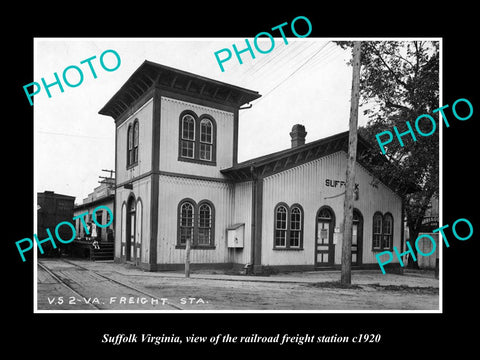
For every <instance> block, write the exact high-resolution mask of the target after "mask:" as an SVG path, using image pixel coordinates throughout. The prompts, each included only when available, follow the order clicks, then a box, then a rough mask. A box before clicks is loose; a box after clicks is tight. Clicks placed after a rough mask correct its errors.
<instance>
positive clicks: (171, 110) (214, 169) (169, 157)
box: [159, 97, 234, 178]
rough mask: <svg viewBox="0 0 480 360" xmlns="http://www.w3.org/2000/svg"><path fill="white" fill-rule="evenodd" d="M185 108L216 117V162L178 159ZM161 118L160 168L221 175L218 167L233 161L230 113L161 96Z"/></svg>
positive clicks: (231, 119) (177, 171)
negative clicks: (210, 163)
mask: <svg viewBox="0 0 480 360" xmlns="http://www.w3.org/2000/svg"><path fill="white" fill-rule="evenodd" d="M184 110H191V111H193V112H195V113H196V114H197V116H201V115H203V114H207V115H210V116H211V117H213V118H214V119H215V122H216V125H217V136H216V138H217V146H216V166H210V165H204V164H196V163H191V162H185V161H179V160H178V148H179V143H178V142H179V121H180V120H179V117H180V113H181V112H182V111H184ZM160 119H161V124H160V160H159V161H160V164H159V169H160V170H161V171H167V172H173V173H182V174H189V175H198V176H207V177H217V178H224V176H223V175H222V174H221V173H220V169H223V168H227V167H231V166H232V165H233V161H232V158H233V142H234V139H233V127H234V114H233V113H231V112H227V111H222V110H217V109H214V108H210V107H206V106H200V105H197V104H193V103H189V102H185V101H180V100H176V99H171V98H167V97H161V114H160Z"/></svg>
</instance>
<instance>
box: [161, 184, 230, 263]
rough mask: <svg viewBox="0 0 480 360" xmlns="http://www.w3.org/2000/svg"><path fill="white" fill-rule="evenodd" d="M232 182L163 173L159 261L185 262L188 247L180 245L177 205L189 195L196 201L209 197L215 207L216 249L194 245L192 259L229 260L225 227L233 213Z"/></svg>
mask: <svg viewBox="0 0 480 360" xmlns="http://www.w3.org/2000/svg"><path fill="white" fill-rule="evenodd" d="M232 195H233V186H232V185H231V184H228V183H222V182H217V181H205V180H196V179H187V178H181V177H172V176H164V175H160V177H159V199H158V200H159V225H158V242H157V263H158V264H183V263H184V262H185V250H184V249H177V248H176V245H177V209H178V204H179V203H180V201H181V200H183V199H185V198H189V199H192V200H194V201H195V202H196V203H197V204H198V203H199V202H200V201H201V200H209V201H210V202H212V203H213V206H214V207H215V241H214V245H215V248H214V249H199V248H197V249H192V250H191V254H190V261H191V262H192V263H202V264H204V263H227V262H229V258H228V251H227V234H226V229H227V227H228V226H229V225H231V224H232V223H231V219H232V214H233V202H232Z"/></svg>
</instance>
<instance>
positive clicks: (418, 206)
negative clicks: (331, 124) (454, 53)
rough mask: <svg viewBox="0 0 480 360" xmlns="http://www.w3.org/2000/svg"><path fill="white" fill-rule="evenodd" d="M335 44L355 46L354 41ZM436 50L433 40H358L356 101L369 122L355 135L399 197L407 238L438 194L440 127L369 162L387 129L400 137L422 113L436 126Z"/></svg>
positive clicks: (425, 127)
mask: <svg viewBox="0 0 480 360" xmlns="http://www.w3.org/2000/svg"><path fill="white" fill-rule="evenodd" d="M337 44H338V45H339V46H341V47H342V48H347V47H352V46H353V42H337ZM438 49H439V44H438V42H436V41H365V42H362V73H361V76H360V96H361V97H360V99H361V108H362V109H363V110H364V114H365V115H367V116H368V117H369V121H368V123H367V125H366V126H365V127H361V128H360V129H359V134H360V136H362V138H364V139H365V140H367V141H368V142H370V143H371V145H372V150H371V151H370V152H368V153H366V155H365V156H366V157H369V159H367V160H370V161H369V163H374V164H376V165H374V171H375V172H376V174H377V175H378V176H379V178H381V179H384V181H386V182H387V185H390V186H392V187H395V189H396V190H397V191H399V192H400V193H401V194H402V195H403V201H404V208H405V213H406V214H405V215H406V221H407V226H408V228H409V232H410V239H416V238H417V236H418V233H419V231H420V228H421V225H422V220H423V218H424V215H425V211H426V210H427V209H428V206H429V204H430V200H431V198H432V196H434V195H438V185H439V182H438V179H439V146H438V144H439V135H438V133H439V132H438V126H437V130H436V131H435V132H434V133H433V134H432V135H430V136H428V137H420V136H418V137H417V141H413V139H411V137H410V136H409V135H405V136H404V137H403V138H402V140H403V142H404V146H401V145H400V143H399V142H398V141H392V142H391V143H389V144H388V145H386V153H385V156H386V158H387V159H388V160H389V161H372V160H373V159H374V158H377V160H378V157H379V147H378V143H377V141H376V138H375V135H376V134H378V133H380V132H382V131H386V130H388V131H392V133H393V127H394V126H396V127H397V129H398V131H399V132H400V133H402V132H404V131H406V130H408V128H407V126H406V123H405V122H406V121H409V122H410V124H412V126H413V124H414V123H415V120H416V119H417V117H418V116H420V115H422V114H429V115H431V116H433V117H434V119H435V120H436V123H437V124H439V121H438V120H439V119H438V113H435V114H433V113H432V111H433V110H435V109H437V108H438V107H439V106H440V105H439V51H438ZM419 128H420V130H421V131H422V132H423V133H429V132H430V131H431V130H432V124H431V123H430V122H429V121H420V122H419ZM394 140H396V139H394ZM412 189H414V190H415V191H412ZM409 190H410V191H409Z"/></svg>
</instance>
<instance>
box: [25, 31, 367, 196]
mask: <svg viewBox="0 0 480 360" xmlns="http://www.w3.org/2000/svg"><path fill="white" fill-rule="evenodd" d="M249 40H250V42H251V43H253V39H249ZM259 40H260V41H259V43H258V44H259V47H260V48H261V49H268V48H269V47H270V46H271V43H270V40H269V39H268V38H265V39H262V38H259ZM287 40H288V44H285V43H284V41H283V39H282V38H281V37H280V38H275V45H274V48H273V50H272V51H271V52H269V53H267V54H262V53H260V52H258V51H256V49H255V48H254V47H253V45H252V47H253V51H254V54H255V58H252V57H251V55H250V54H249V52H245V53H242V54H241V58H242V61H243V64H240V63H239V62H238V60H237V59H236V57H235V55H233V56H232V58H231V59H230V60H229V61H227V62H225V63H223V66H224V68H225V71H224V72H222V71H221V70H220V67H219V65H218V63H217V61H216V59H215V55H214V53H215V52H216V51H219V50H221V49H224V48H228V49H230V50H231V51H232V53H233V50H232V44H235V45H236V46H237V48H238V49H239V50H241V49H243V48H245V38H188V39H187V38H158V39H153V38H147V39H141V38H127V39H119V38H112V39H108V38H85V39H82V38H37V39H35V41H34V79H32V82H33V81H35V82H38V83H41V79H42V78H44V79H45V82H46V83H47V84H50V83H53V82H54V81H55V78H54V73H55V72H56V73H57V74H58V76H59V78H60V79H61V81H62V85H63V88H64V92H63V93H62V92H61V91H60V89H59V87H58V86H57V85H53V86H51V87H50V88H49V90H50V93H51V97H50V98H49V97H48V96H47V93H46V91H45V89H44V88H43V87H42V89H41V91H40V92H39V93H38V94H37V95H35V96H34V134H35V137H34V142H35V144H34V166H35V170H34V171H35V172H34V186H35V189H34V192H35V193H36V192H43V191H45V190H51V191H55V192H56V193H60V194H65V195H71V196H75V197H76V199H75V203H77V204H80V203H82V200H83V199H84V198H85V197H87V195H88V194H89V193H91V192H92V191H93V189H94V188H95V187H97V186H98V185H99V183H98V181H99V180H100V179H99V176H106V175H108V174H107V173H105V172H102V169H114V167H115V163H114V160H115V124H114V121H113V119H112V118H111V117H108V116H104V115H100V114H98V111H99V110H100V109H101V108H102V107H103V106H104V105H105V104H106V103H107V101H108V100H110V98H111V97H112V96H113V95H114V94H115V93H116V92H117V91H118V89H119V88H120V87H121V86H122V85H123V84H124V83H125V82H126V80H127V79H128V78H129V77H130V76H131V75H132V74H133V72H134V71H135V70H136V69H137V68H138V67H139V66H140V65H141V64H142V63H143V61H145V60H149V61H153V62H157V63H160V64H163V65H166V66H170V67H174V68H178V69H180V70H184V71H188V72H192V73H195V74H198V75H201V76H205V77H208V78H211V79H215V80H218V81H223V82H226V83H230V84H233V85H237V86H241V87H244V88H247V89H250V90H255V91H258V92H259V93H260V94H261V95H262V97H260V98H259V99H257V100H255V101H253V102H252V103H251V105H252V107H251V108H250V109H246V110H241V111H240V115H239V148H238V161H239V162H241V161H245V160H248V159H251V158H254V157H257V156H262V155H265V154H268V153H272V152H275V151H279V150H283V149H286V148H289V147H290V135H289V133H290V131H291V128H292V126H293V125H295V124H302V125H304V126H305V128H306V131H307V137H306V142H307V143H308V142H311V141H315V140H318V139H320V138H323V137H327V136H330V135H333V134H336V133H339V132H342V131H346V130H348V123H349V112H350V96H351V93H350V92H351V85H352V84H351V81H352V68H351V66H349V65H347V62H348V61H349V60H350V58H351V52H350V51H348V50H343V49H341V48H340V47H339V46H337V45H335V44H334V43H333V42H332V40H335V39H325V38H309V37H307V38H302V39H300V38H287ZM342 40H345V39H342ZM264 41H265V42H264ZM106 50H114V51H116V52H117V53H118V54H119V56H120V59H121V63H120V66H119V67H118V69H117V70H115V71H111V72H108V71H105V70H104V69H103V68H102V67H101V65H100V62H99V58H100V55H101V54H102V53H103V52H104V51H106ZM223 55H224V54H221V56H223ZM92 56H96V58H95V59H93V60H92V61H91V64H92V66H93V67H94V69H95V72H96V75H97V78H96V79H95V78H94V77H93V75H92V72H91V70H90V69H89V66H88V64H87V63H84V64H81V61H83V60H85V59H88V58H91V57H92ZM104 60H105V65H106V66H107V67H109V68H113V67H114V66H115V65H116V60H115V57H114V56H113V54H112V53H107V54H106V55H105V57H104ZM71 65H75V66H78V67H79V68H80V69H81V70H82V73H83V76H84V78H83V81H82V82H81V83H80V85H78V86H77V87H68V86H66V85H65V83H64V82H63V79H62V74H63V71H64V69H65V68H67V67H68V66H71ZM67 78H68V80H69V81H70V82H71V83H73V84H75V83H78V82H80V78H79V77H78V73H77V72H76V71H75V70H69V71H68V72H67ZM25 101H26V104H28V99H27V98H26V97H25ZM367 120H368V119H367V118H365V117H364V116H363V115H362V111H359V119H358V123H359V126H361V125H364V124H366V122H367Z"/></svg>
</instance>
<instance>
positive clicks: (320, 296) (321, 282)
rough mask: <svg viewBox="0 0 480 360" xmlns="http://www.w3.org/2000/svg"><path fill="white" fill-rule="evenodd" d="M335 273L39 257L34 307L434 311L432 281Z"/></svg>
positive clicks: (436, 294)
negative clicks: (252, 272) (347, 282)
mask: <svg viewBox="0 0 480 360" xmlns="http://www.w3.org/2000/svg"><path fill="white" fill-rule="evenodd" d="M339 278H340V273H339V272H338V271H329V272H321V271H320V272H305V273H289V274H278V275H272V276H268V277H257V276H238V275H226V274H224V273H219V272H205V271H204V272H197V273H194V274H192V276H191V277H190V278H184V277H183V274H182V273H178V272H162V273H151V272H144V271H141V270H139V269H136V268H129V267H127V266H125V265H120V264H113V263H111V262H103V263H102V262H90V261H85V260H70V259H67V260H65V259H40V260H39V263H38V297H37V303H38V310H90V311H97V310H115V311H116V310H127V311H137V310H155V311H156V310H162V311H172V310H173V311H181V310H187V311H191V310H194V311H197V310H209V311H210V310H225V311H228V310H249V311H251V310H438V309H439V289H438V280H436V279H434V278H433V274H430V273H412V274H407V275H396V274H387V275H382V274H381V273H380V272H379V271H356V272H354V273H353V276H352V279H353V280H352V283H353V284H352V285H353V286H351V287H348V288H343V287H341V286H339V283H338V280H339Z"/></svg>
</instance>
